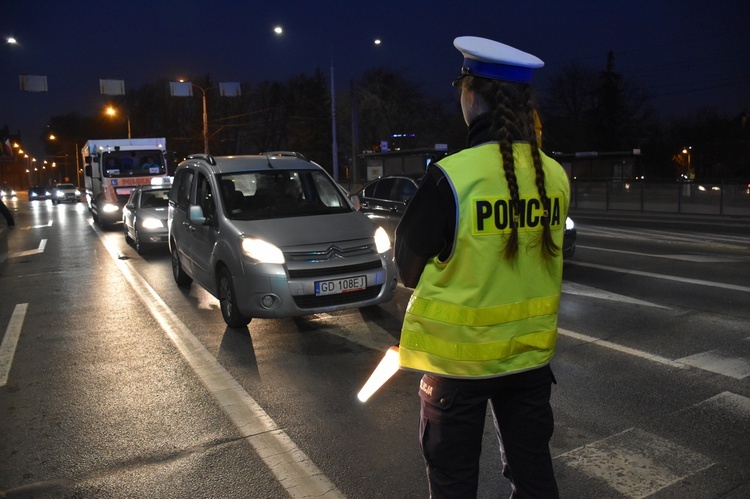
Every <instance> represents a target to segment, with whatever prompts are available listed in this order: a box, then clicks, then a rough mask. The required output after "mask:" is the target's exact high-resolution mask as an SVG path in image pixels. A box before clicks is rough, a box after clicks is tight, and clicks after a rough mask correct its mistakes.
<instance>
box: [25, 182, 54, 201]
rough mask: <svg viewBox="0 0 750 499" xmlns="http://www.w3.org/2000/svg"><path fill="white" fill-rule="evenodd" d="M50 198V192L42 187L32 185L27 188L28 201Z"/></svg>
mask: <svg viewBox="0 0 750 499" xmlns="http://www.w3.org/2000/svg"><path fill="white" fill-rule="evenodd" d="M51 196H52V192H51V191H50V190H49V189H47V188H46V187H44V186H41V185H34V186H31V187H29V201H37V200H42V199H49V198H50V197H51Z"/></svg>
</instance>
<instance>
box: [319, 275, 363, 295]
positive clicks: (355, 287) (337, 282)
mask: <svg viewBox="0 0 750 499" xmlns="http://www.w3.org/2000/svg"><path fill="white" fill-rule="evenodd" d="M366 287H367V276H364V275H358V276H355V277H345V278H343V279H330V280H328V281H315V295H316V296H322V295H335V294H338V293H349V292H351V291H360V290H362V289H365V288H366Z"/></svg>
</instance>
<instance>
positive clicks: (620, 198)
mask: <svg viewBox="0 0 750 499" xmlns="http://www.w3.org/2000/svg"><path fill="white" fill-rule="evenodd" d="M570 206H571V207H572V208H576V209H594V210H607V211H609V210H621V211H640V212H644V211H649V212H663V213H688V214H696V215H740V216H750V184H749V183H747V182H745V183H727V182H698V181H691V182H649V181H641V180H639V181H632V182H627V181H618V182H615V181H596V180H572V181H571V183H570Z"/></svg>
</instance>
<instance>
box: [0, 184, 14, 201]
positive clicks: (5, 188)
mask: <svg viewBox="0 0 750 499" xmlns="http://www.w3.org/2000/svg"><path fill="white" fill-rule="evenodd" d="M0 198H1V199H16V190H15V189H13V188H12V187H11V186H9V185H8V184H3V185H2V186H0Z"/></svg>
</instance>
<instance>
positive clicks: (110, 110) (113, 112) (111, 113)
mask: <svg viewBox="0 0 750 499" xmlns="http://www.w3.org/2000/svg"><path fill="white" fill-rule="evenodd" d="M105 112H106V113H107V115H108V116H117V110H116V109H115V108H114V107H112V106H109V107H108V108H107V110H106V111H105ZM125 119H126V120H127V122H128V140H130V117H129V116H128V115H127V114H126V115H125Z"/></svg>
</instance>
